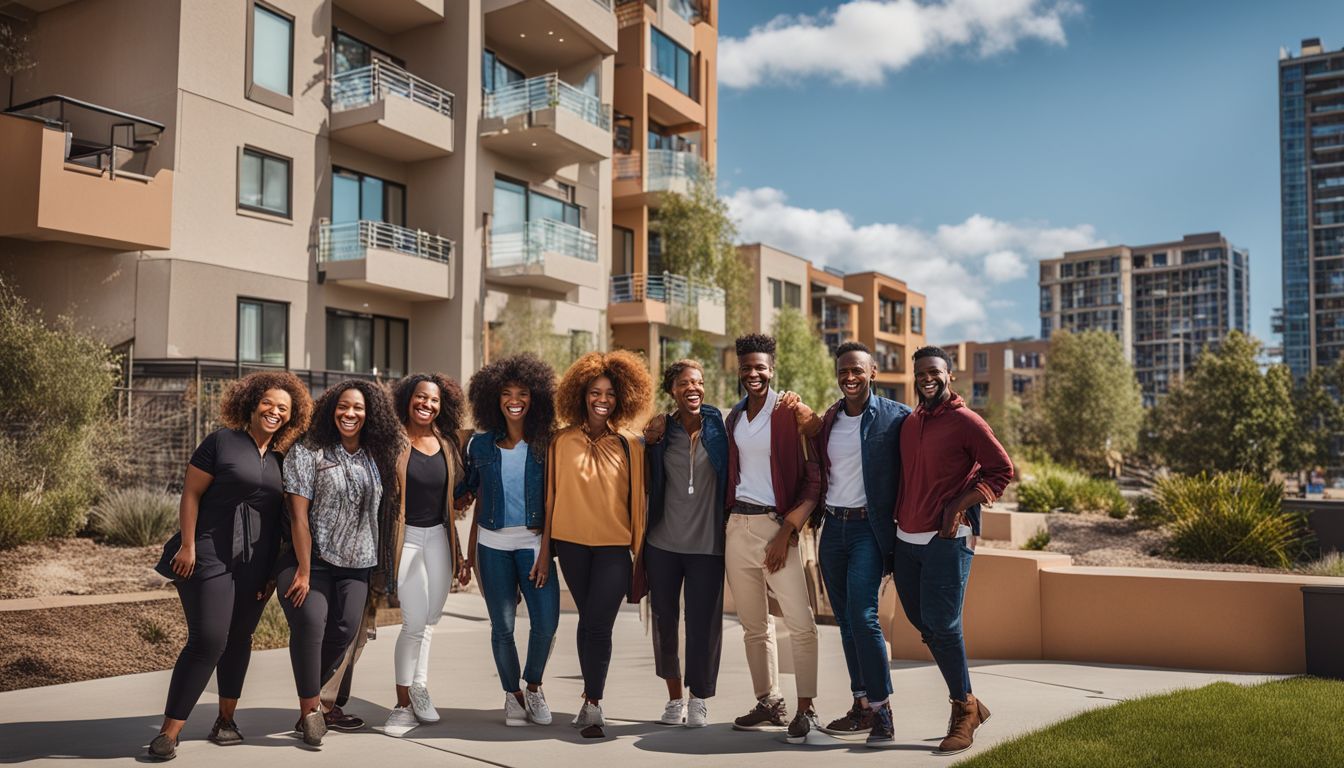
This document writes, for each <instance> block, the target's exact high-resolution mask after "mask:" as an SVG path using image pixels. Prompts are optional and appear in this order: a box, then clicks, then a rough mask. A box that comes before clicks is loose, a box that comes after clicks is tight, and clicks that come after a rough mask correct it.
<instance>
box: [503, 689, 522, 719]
mask: <svg viewBox="0 0 1344 768" xmlns="http://www.w3.org/2000/svg"><path fill="white" fill-rule="evenodd" d="M504 724H505V725H514V726H518V725H527V708H526V707H524V706H523V702H521V701H519V700H518V697H517V696H514V695H513V694H512V693H506V694H504Z"/></svg>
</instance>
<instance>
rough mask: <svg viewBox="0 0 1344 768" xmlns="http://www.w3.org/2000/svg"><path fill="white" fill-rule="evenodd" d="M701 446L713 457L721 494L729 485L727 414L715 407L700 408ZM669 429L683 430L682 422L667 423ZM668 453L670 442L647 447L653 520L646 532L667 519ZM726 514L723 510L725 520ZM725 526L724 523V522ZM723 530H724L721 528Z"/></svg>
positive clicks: (670, 418) (710, 458)
mask: <svg viewBox="0 0 1344 768" xmlns="http://www.w3.org/2000/svg"><path fill="white" fill-rule="evenodd" d="M700 416H701V422H700V430H701V435H700V442H701V444H702V445H704V446H705V452H706V453H708V454H709V463H710V464H713V465H714V474H715V475H716V476H717V478H718V482H719V485H718V490H719V492H720V493H722V492H723V489H724V488H725V487H726V486H727V484H728V431H727V429H725V428H724V426H723V414H722V413H721V412H720V411H719V409H718V408H715V407H714V406H712V405H701V406H700ZM667 429H682V426H681V422H679V421H677V420H676V419H675V418H673V417H668V419H667ZM666 452H667V441H666V440H659V441H658V442H657V443H654V444H653V445H649V446H647V448H646V449H645V456H646V457H647V459H648V462H649V463H648V489H649V516H648V525H646V526H645V529H644V530H652V529H653V527H654V526H655V525H657V524H658V521H660V520H662V518H663V492H664V490H665V489H666V487H667V475H666V473H665V472H664V471H663V454H665V453H666ZM722 513H723V510H720V515H721V516H722ZM720 522H724V520H720ZM719 527H720V529H722V527H723V526H719Z"/></svg>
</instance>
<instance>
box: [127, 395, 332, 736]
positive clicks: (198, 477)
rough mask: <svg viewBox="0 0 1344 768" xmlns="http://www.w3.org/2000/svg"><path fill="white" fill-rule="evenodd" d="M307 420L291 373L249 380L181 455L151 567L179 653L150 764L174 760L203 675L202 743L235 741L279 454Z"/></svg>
mask: <svg viewBox="0 0 1344 768" xmlns="http://www.w3.org/2000/svg"><path fill="white" fill-rule="evenodd" d="M312 412H313V401H312V398H310V397H309V396H308V388H307V387H306V386H304V384H303V382H301V381H299V379H298V378H297V377H296V376H294V374H292V373H288V372H270V371H266V372H258V373H253V374H249V375H247V376H244V377H243V378H241V379H239V380H237V381H235V382H233V383H232V384H231V385H229V387H228V388H227V389H226V390H225V391H224V397H223V400H222V401H221V402H220V421H221V422H222V423H223V424H224V428H223V429H220V430H218V431H216V432H212V433H211V434H210V435H208V436H207V437H206V438H205V439H204V440H202V441H201V444H200V445H199V446H197V447H196V450H195V451H194V452H193V453H192V454H191V461H190V463H189V464H188V465H187V474H186V479H185V480H184V481H183V488H182V500H181V502H179V505H178V519H179V521H180V524H181V530H180V531H179V532H178V533H177V534H176V535H174V536H173V538H172V539H170V540H169V541H168V543H167V544H166V545H164V548H163V557H162V558H161V559H160V560H159V564H158V566H156V570H157V571H158V572H159V573H161V574H163V575H164V576H165V577H166V578H169V579H172V580H173V583H174V584H175V585H176V587H177V593H178V595H179V596H180V597H181V599H182V612H183V614H185V616H186V620H187V644H186V647H184V648H183V649H182V653H181V654H180V655H179V656H178V657H177V663H176V664H175V665H174V666H173V676H172V679H171V681H170V682H169V683H168V702H167V704H166V705H165V707H164V714H163V726H162V728H160V731H159V735H158V736H156V737H155V738H154V740H153V741H152V742H150V745H149V757H150V758H151V759H155V760H171V759H172V758H174V757H176V756H177V742H178V738H179V735H180V734H181V732H182V726H183V725H185V724H186V721H187V715H188V714H190V713H191V710H192V708H193V707H195V706H196V701H197V699H199V698H200V697H201V692H202V691H204V690H205V686H206V684H207V683H208V682H209V681H210V674H211V673H212V672H213V673H215V676H216V681H217V683H218V686H219V716H218V717H217V718H216V719H215V724H214V727H213V728H211V729H210V740H211V741H213V742H215V743H216V744H234V743H237V742H240V741H242V740H243V736H242V733H241V732H240V731H239V730H238V726H237V724H236V723H234V721H233V713H234V710H235V709H237V707H238V698H239V696H240V695H241V694H242V692H243V678H244V677H245V676H246V675H247V664H248V661H249V660H250V659H251V655H252V632H253V630H255V629H256V628H257V622H258V621H259V620H260V619H261V612H262V609H263V608H264V607H265V606H266V599H267V598H268V597H269V596H270V593H269V591H268V590H267V583H268V582H269V581H270V576H271V570H272V567H273V565H274V563H275V558H276V554H277V551H278V550H279V547H280V529H281V522H282V518H281V515H282V514H283V512H284V491H283V487H282V476H281V452H282V451H284V450H285V449H286V448H288V447H289V445H290V443H292V442H294V439H295V438H296V437H298V436H299V435H300V434H302V433H303V431H304V430H305V429H307V428H308V420H309V418H310V417H311V416H312Z"/></svg>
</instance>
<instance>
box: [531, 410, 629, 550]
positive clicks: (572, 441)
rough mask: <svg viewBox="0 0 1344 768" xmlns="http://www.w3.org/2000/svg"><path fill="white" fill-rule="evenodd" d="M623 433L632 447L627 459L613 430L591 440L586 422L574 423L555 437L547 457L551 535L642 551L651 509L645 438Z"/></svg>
mask: <svg viewBox="0 0 1344 768" xmlns="http://www.w3.org/2000/svg"><path fill="white" fill-rule="evenodd" d="M622 434H623V435H624V436H625V440H626V443H627V444H628V445H629V446H630V460H629V461H628V462H627V461H626V458H625V450H624V449H623V448H622V447H621V440H620V438H619V437H617V436H616V434H615V433H614V432H610V431H608V432H606V433H605V434H603V435H601V436H600V437H598V438H597V439H596V440H593V439H590V438H589V437H588V434H587V433H586V432H585V431H584V430H583V428H582V427H578V426H573V427H566V428H564V429H562V430H560V431H559V432H557V433H556V434H555V436H554V437H553V438H552V439H551V445H550V448H549V451H548V456H547V461H546V523H547V525H548V526H550V529H551V538H553V539H555V540H557V541H568V542H571V543H573V544H583V545H585V546H590V547H603V546H620V545H624V546H628V547H630V551H631V552H633V553H635V554H636V555H638V554H639V551H640V548H641V547H642V546H643V544H644V523H645V515H646V513H647V511H648V504H647V501H648V499H647V497H646V496H645V490H644V443H643V442H642V441H641V440H640V438H639V437H638V436H637V435H635V434H633V433H630V432H622ZM627 495H628V497H629V499H630V504H629V506H628V507H627V506H626V498H627Z"/></svg>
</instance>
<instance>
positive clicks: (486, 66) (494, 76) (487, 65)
mask: <svg viewBox="0 0 1344 768" xmlns="http://www.w3.org/2000/svg"><path fill="white" fill-rule="evenodd" d="M482 57H483V59H482V62H481V80H482V81H483V87H484V88H485V92H486V93H491V92H493V91H494V90H495V89H497V88H503V87H504V86H506V85H508V84H509V83H518V82H522V81H523V80H526V79H527V78H526V77H524V76H523V72H522V70H520V69H518V68H517V67H511V66H509V65H508V64H505V63H504V62H502V61H500V60H499V57H498V56H496V55H495V52H494V51H492V50H489V49H486V51H485V53H483V54H482Z"/></svg>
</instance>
